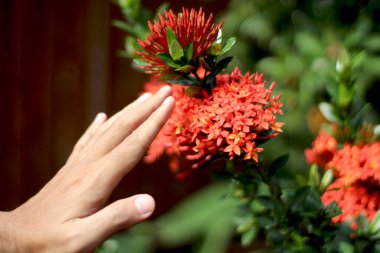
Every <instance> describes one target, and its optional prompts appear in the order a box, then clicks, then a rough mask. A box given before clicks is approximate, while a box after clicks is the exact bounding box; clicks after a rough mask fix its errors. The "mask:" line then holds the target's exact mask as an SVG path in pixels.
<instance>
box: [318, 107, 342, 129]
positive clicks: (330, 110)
mask: <svg viewBox="0 0 380 253" xmlns="http://www.w3.org/2000/svg"><path fill="white" fill-rule="evenodd" d="M319 110H320V111H321V113H322V114H323V116H324V117H325V118H326V119H327V120H328V121H330V122H332V123H337V124H340V123H341V120H340V119H339V117H338V116H337V113H336V111H335V108H334V107H333V106H332V105H331V104H329V103H327V102H321V103H319Z"/></svg>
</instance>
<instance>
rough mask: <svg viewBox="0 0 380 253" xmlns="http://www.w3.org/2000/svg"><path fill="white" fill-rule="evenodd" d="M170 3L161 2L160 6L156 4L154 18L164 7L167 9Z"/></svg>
mask: <svg viewBox="0 0 380 253" xmlns="http://www.w3.org/2000/svg"><path fill="white" fill-rule="evenodd" d="M169 6H170V4H169V3H168V2H163V3H162V4H161V5H160V6H158V8H157V10H156V15H155V18H154V19H155V20H156V19H157V18H158V14H160V13H163V12H164V11H165V10H166V9H168V8H169Z"/></svg>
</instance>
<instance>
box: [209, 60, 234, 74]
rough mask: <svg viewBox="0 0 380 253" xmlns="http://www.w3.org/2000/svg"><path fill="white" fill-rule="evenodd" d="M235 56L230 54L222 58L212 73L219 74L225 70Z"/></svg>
mask: <svg viewBox="0 0 380 253" xmlns="http://www.w3.org/2000/svg"><path fill="white" fill-rule="evenodd" d="M232 59H233V57H232V56H230V57H226V58H224V59H222V60H220V61H219V62H218V63H217V64H216V65H215V67H214V69H213V70H212V73H213V74H218V73H219V72H221V71H223V70H224V69H225V68H227V67H228V65H229V64H230V63H231V61H232Z"/></svg>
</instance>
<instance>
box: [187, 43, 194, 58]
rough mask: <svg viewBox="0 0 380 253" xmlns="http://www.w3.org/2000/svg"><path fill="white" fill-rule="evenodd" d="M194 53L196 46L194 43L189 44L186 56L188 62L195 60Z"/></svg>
mask: <svg viewBox="0 0 380 253" xmlns="http://www.w3.org/2000/svg"><path fill="white" fill-rule="evenodd" d="M193 53H194V46H193V43H192V42H190V43H189V44H187V46H186V48H185V55H186V59H187V62H190V61H191V59H192V58H193Z"/></svg>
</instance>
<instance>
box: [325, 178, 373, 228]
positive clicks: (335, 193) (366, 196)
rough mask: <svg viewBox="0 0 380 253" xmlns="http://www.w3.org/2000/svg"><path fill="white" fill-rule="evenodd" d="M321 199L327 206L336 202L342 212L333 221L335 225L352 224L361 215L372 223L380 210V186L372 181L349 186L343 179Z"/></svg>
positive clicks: (360, 181) (336, 182)
mask: <svg viewBox="0 0 380 253" xmlns="http://www.w3.org/2000/svg"><path fill="white" fill-rule="evenodd" d="M321 199H322V202H323V204H324V205H326V206H327V205H328V204H330V203H332V202H334V201H335V202H336V203H337V204H338V206H339V207H340V209H341V210H342V214H340V215H338V216H335V217H334V218H333V219H332V222H333V223H344V222H352V219H354V218H356V217H358V216H359V215H360V214H362V215H364V216H365V217H366V218H367V219H368V220H369V221H371V220H372V219H373V217H374V216H375V215H376V213H377V212H378V211H379V209H380V185H379V182H378V181H375V180H372V179H368V180H365V181H362V180H358V181H356V182H355V183H352V184H351V185H347V184H346V183H345V182H344V180H343V179H342V178H338V179H337V180H335V181H334V182H333V183H332V184H331V185H330V186H329V187H328V188H327V191H326V192H325V193H324V194H323V195H322V198H321ZM353 225H355V223H353Z"/></svg>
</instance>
